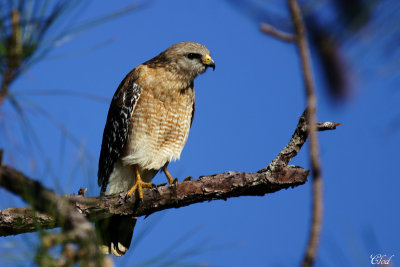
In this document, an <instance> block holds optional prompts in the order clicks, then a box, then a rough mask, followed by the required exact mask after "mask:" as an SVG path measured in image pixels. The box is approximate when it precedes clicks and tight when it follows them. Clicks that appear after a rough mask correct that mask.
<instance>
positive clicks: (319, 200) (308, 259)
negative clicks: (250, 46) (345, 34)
mask: <svg viewBox="0 0 400 267" xmlns="http://www.w3.org/2000/svg"><path fill="white" fill-rule="evenodd" d="M288 4H289V9H290V13H291V15H292V21H293V25H294V28H295V31H296V37H297V38H296V39H297V42H296V43H297V47H298V50H299V53H300V58H301V65H302V71H303V77H304V82H305V89H306V96H307V113H306V118H307V122H308V125H309V135H310V158H311V173H312V177H313V189H312V192H313V203H312V223H311V230H310V236H309V241H308V245H307V249H306V252H305V255H304V259H303V264H302V266H303V267H306V266H313V265H314V261H315V258H316V256H317V251H318V244H319V240H320V233H321V228H322V216H323V196H322V188H323V181H322V167H321V160H320V156H319V141H318V134H317V125H316V122H317V115H316V109H317V98H316V96H315V90H314V79H313V74H312V67H311V60H310V51H309V48H308V44H307V36H306V29H305V26H304V22H303V18H302V12H301V9H300V6H299V4H298V2H297V0H288Z"/></svg>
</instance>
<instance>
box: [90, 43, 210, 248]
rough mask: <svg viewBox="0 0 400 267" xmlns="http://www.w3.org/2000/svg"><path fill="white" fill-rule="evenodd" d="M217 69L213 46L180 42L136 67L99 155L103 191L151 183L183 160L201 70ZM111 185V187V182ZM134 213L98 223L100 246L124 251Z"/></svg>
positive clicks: (120, 93)
mask: <svg viewBox="0 0 400 267" xmlns="http://www.w3.org/2000/svg"><path fill="white" fill-rule="evenodd" d="M210 66H211V67H213V68H215V64H214V61H213V60H212V58H211V57H210V52H209V50H208V49H207V48H206V47H205V46H204V45H201V44H199V43H195V42H181V43H178V44H175V45H173V46H171V47H169V48H168V49H167V50H165V51H164V52H162V53H161V54H159V55H158V56H156V57H155V58H153V59H151V60H149V61H147V62H145V63H143V64H142V65H140V66H138V67H136V68H135V69H133V70H132V71H131V72H130V73H129V74H128V75H127V76H126V77H125V79H124V80H123V81H122V82H121V84H120V85H119V87H118V89H117V91H116V92H115V94H114V97H113V99H112V102H111V105H110V109H109V111H108V115H107V122H106V125H105V128H104V133H103V141H102V146H101V152H100V159H99V170H98V182H99V185H100V186H101V194H104V193H105V194H113V193H120V192H126V191H128V195H129V196H131V195H132V194H133V193H134V192H135V191H137V192H138V194H139V197H142V188H143V187H149V186H150V182H151V180H152V178H153V177H154V176H155V174H156V173H157V172H158V171H159V170H160V169H163V170H164V172H165V174H166V175H167V178H168V181H169V182H170V183H171V182H172V181H173V179H172V177H171V175H170V174H169V173H168V171H167V169H166V166H167V165H168V163H169V162H171V161H173V160H176V159H179V157H180V154H181V152H182V149H183V147H184V145H185V143H186V140H187V138H188V135H189V130H190V126H191V124H192V121H193V115H194V85H193V81H194V79H195V78H196V76H197V75H199V74H201V73H204V72H205V71H206V69H207V67H210ZM107 185H108V187H107ZM135 223H136V218H131V217H127V216H118V217H112V218H110V219H107V220H103V221H99V222H98V223H97V224H96V227H97V228H98V230H99V232H100V236H101V239H102V244H103V245H102V249H103V250H104V251H105V252H106V253H110V252H112V253H113V254H114V255H116V256H122V255H123V254H125V252H126V250H127V249H128V248H129V245H130V242H131V239H132V234H133V228H134V225H135Z"/></svg>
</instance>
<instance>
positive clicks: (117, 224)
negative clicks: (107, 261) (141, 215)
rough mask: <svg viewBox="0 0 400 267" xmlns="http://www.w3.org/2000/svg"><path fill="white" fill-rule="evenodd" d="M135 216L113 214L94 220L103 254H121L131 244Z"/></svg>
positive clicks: (118, 255)
mask: <svg viewBox="0 0 400 267" xmlns="http://www.w3.org/2000/svg"><path fill="white" fill-rule="evenodd" d="M136 220H137V218H132V217H130V216H120V215H115V216H112V217H110V218H107V219H104V220H100V221H98V222H96V230H97V233H98V236H99V237H100V248H101V250H102V251H103V252H104V253H105V254H110V253H112V254H114V255H115V256H117V257H120V256H123V255H124V254H125V252H126V251H127V250H128V249H129V246H130V244H131V240H132V235H133V229H134V228H135V224H136Z"/></svg>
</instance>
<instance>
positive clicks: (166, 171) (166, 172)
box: [162, 166, 175, 184]
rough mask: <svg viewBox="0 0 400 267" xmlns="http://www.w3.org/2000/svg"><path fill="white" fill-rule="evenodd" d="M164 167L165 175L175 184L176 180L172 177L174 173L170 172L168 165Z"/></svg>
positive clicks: (169, 181)
mask: <svg viewBox="0 0 400 267" xmlns="http://www.w3.org/2000/svg"><path fill="white" fill-rule="evenodd" d="M162 169H163V171H164V173H165V176H167V179H168V183H169V184H173V183H174V182H175V179H174V178H172V175H171V174H170V173H169V171H168V170H167V167H165V166H164V167H162Z"/></svg>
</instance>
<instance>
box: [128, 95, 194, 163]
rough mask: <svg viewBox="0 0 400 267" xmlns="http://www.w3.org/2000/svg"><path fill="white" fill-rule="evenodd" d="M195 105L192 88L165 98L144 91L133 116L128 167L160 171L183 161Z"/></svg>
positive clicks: (129, 139) (164, 96)
mask: <svg viewBox="0 0 400 267" xmlns="http://www.w3.org/2000/svg"><path fill="white" fill-rule="evenodd" d="M193 102H194V90H193V89H192V88H188V89H186V90H185V92H180V91H172V90H171V91H170V92H168V91H163V92H162V95H159V92H155V91H152V90H146V88H144V89H143V90H142V93H141V95H140V97H139V100H138V102H137V104H136V107H135V109H134V110H133V113H132V116H131V121H130V123H131V127H130V133H129V137H128V141H127V143H126V149H125V153H124V157H123V159H122V160H123V162H124V164H129V165H131V164H138V165H139V166H140V167H141V168H143V169H157V170H158V169H160V168H161V167H163V166H164V165H165V164H166V163H167V162H170V161H172V160H176V159H179V157H180V154H181V152H182V149H183V147H184V145H185V143H186V140H187V138H188V135H189V129H190V124H191V117H192V111H193Z"/></svg>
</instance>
